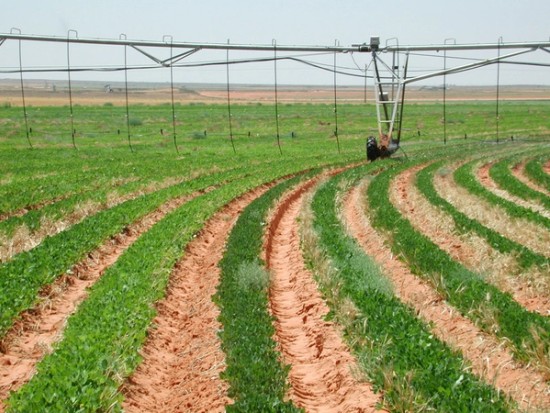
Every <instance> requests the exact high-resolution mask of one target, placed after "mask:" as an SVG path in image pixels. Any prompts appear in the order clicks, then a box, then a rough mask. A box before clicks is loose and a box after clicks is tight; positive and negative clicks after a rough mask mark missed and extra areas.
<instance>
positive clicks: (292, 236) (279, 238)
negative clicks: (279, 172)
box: [265, 179, 381, 412]
mask: <svg viewBox="0 0 550 413" xmlns="http://www.w3.org/2000/svg"><path fill="white" fill-rule="evenodd" d="M317 182H318V179H314V180H310V181H308V182H306V183H304V184H302V185H300V186H299V187H298V188H296V189H295V190H293V191H292V192H291V193H290V194H289V195H287V196H286V197H285V198H283V200H281V201H280V202H279V204H278V206H277V209H276V212H275V213H274V215H273V216H272V218H271V219H270V225H269V229H268V232H267V241H266V247H265V250H266V261H267V262H268V269H269V270H270V271H271V280H272V281H271V287H270V305H271V310H272V313H273V315H274V316H275V318H276V321H275V327H276V331H277V332H276V340H277V342H278V344H279V347H280V350H281V353H282V355H283V360H284V362H285V363H288V364H290V372H289V382H290V384H291V389H290V391H289V397H290V398H291V399H292V400H293V401H294V403H295V404H296V405H297V406H299V407H302V408H305V410H306V411H307V412H372V411H375V410H377V409H376V404H377V403H379V402H380V400H381V399H380V397H379V396H378V395H375V394H374V393H373V391H372V388H371V386H370V385H369V384H368V383H362V382H359V381H358V380H356V379H355V378H354V377H353V374H352V372H351V370H352V368H353V366H355V363H356V362H355V360H354V358H353V356H352V355H351V353H350V351H349V349H348V348H347V347H346V346H345V344H344V343H343V341H342V339H341V338H340V334H339V333H338V330H337V328H336V326H335V325H334V324H333V323H331V322H328V321H325V320H324V316H325V315H326V314H327V313H328V311H329V309H328V306H327V305H326V303H325V302H324V301H323V299H322V297H321V295H320V293H319V292H318V290H317V285H316V283H315V281H314V280H313V277H312V274H311V273H310V272H309V271H308V270H307V269H306V268H305V263H304V261H303V258H302V254H301V252H300V235H299V226H298V223H297V218H298V214H299V212H300V208H301V204H302V202H303V199H304V194H305V193H306V192H307V191H308V190H309V189H310V188H312V187H313V186H314V185H315V184H316V183H317Z"/></svg>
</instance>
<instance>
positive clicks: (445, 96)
mask: <svg viewBox="0 0 550 413" xmlns="http://www.w3.org/2000/svg"><path fill="white" fill-rule="evenodd" d="M449 41H453V42H454V43H455V44H456V40H455V39H453V38H447V39H445V40H444V43H445V44H448V42H449ZM443 71H444V74H443V143H444V144H445V145H446V144H447V49H445V50H443Z"/></svg>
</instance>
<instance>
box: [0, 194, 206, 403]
mask: <svg viewBox="0 0 550 413" xmlns="http://www.w3.org/2000/svg"><path fill="white" fill-rule="evenodd" d="M207 191H208V190H207ZM201 193H204V191H203V192H198V193H195V194H193V195H189V196H185V197H181V198H176V199H173V200H171V201H170V202H167V203H166V204H164V205H162V206H161V207H160V208H159V209H157V210H155V211H154V212H152V213H150V214H148V215H146V216H144V217H143V218H141V219H140V220H138V221H136V222H135V223H133V224H131V225H130V226H128V227H127V228H126V229H125V230H124V232H122V233H120V234H118V235H117V236H115V237H113V238H112V239H110V240H108V241H107V242H105V243H104V244H103V245H102V246H100V247H99V248H98V249H96V250H95V251H92V252H91V253H90V254H88V257H86V259H84V260H83V261H81V262H79V263H78V264H76V265H75V266H74V267H73V268H72V269H71V270H70V271H68V272H67V274H66V275H64V276H62V277H59V278H58V279H57V280H56V281H55V282H54V283H53V284H50V285H48V286H46V287H44V288H43V290H42V291H41V292H40V300H39V303H38V304H37V305H36V306H35V307H34V308H33V309H31V310H28V311H26V312H24V313H23V314H22V315H21V317H20V319H19V320H18V321H16V323H15V324H14V326H13V327H12V328H11V329H10V331H8V333H7V334H6V335H5V336H4V338H3V339H2V341H1V343H0V399H1V400H4V399H5V398H6V397H7V396H8V394H9V392H10V391H14V390H17V389H18V388H19V387H21V386H22V385H23V384H24V383H26V382H27V381H28V380H29V379H30V378H31V377H32V375H33V374H34V372H35V367H36V365H37V364H38V362H39V361H40V360H41V359H42V358H43V357H44V356H45V355H46V354H48V353H50V352H51V351H52V346H53V345H54V344H55V343H56V342H57V341H59V340H60V339H61V338H62V334H63V330H64V328H65V325H66V321H67V319H68V318H69V316H70V315H71V314H73V313H74V312H75V311H76V309H77V307H78V305H79V304H80V303H81V302H82V301H84V300H85V299H86V297H87V295H88V293H87V290H88V289H89V288H90V287H91V286H92V285H93V284H94V283H95V282H97V280H98V279H99V278H100V277H101V276H102V275H103V273H104V272H105V271H106V270H107V268H109V267H110V266H111V265H113V264H114V263H115V262H116V261H117V259H118V258H119V257H120V256H121V255H122V254H123V253H124V251H126V250H127V249H128V247H130V245H132V244H133V243H134V242H135V241H136V240H137V239H138V238H139V237H140V236H141V235H142V234H143V233H145V232H146V231H147V230H149V229H150V228H151V227H152V226H153V225H154V224H155V223H156V222H158V221H160V220H161V219H162V218H163V217H164V216H165V215H166V214H168V213H169V212H171V211H173V210H175V209H176V208H178V207H180V206H181V205H183V204H184V203H186V202H188V201H189V200H191V199H193V198H194V197H196V196H198V195H200V194H201ZM2 406H3V404H0V412H1V411H3V407H2Z"/></svg>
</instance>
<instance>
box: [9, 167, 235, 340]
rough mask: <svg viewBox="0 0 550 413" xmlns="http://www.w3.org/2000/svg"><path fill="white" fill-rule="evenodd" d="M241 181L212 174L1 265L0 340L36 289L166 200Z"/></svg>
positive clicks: (112, 212)
mask: <svg viewBox="0 0 550 413" xmlns="http://www.w3.org/2000/svg"><path fill="white" fill-rule="evenodd" d="M243 175H244V173H243V172H242V171H239V172H237V173H232V174H213V175H210V176H206V177H203V178H201V179H195V180H192V181H190V182H186V183H182V184H180V185H175V186H172V187H169V188H166V189H164V190H160V191H157V192H153V193H151V194H148V195H144V196H140V197H138V198H135V199H133V200H130V201H126V202H124V203H121V204H119V205H117V206H115V207H113V208H110V209H107V210H103V211H100V212H99V213H97V214H95V215H92V216H90V217H88V218H86V219H84V220H82V221H81V222H80V223H78V224H75V225H73V226H72V227H70V228H69V229H67V230H66V231H62V232H60V233H58V234H56V235H55V236H52V237H48V238H46V239H45V240H44V241H43V242H42V243H41V244H40V245H39V246H37V247H36V248H34V249H32V250H30V251H27V252H23V253H21V254H18V255H16V256H15V257H14V258H13V259H12V260H11V261H9V262H7V263H5V264H3V265H1V266H0V290H1V291H2V295H1V296H0V337H1V336H2V335H3V334H4V333H5V332H6V330H7V329H9V328H10V326H11V325H12V323H13V321H14V319H15V318H16V317H17V315H18V314H19V313H20V312H21V311H23V310H26V309H28V308H29V307H30V306H32V305H33V303H34V302H35V301H36V300H37V294H38V292H39V290H40V288H42V287H43V286H44V285H47V284H49V283H51V282H52V281H54V280H55V279H56V278H57V277H58V276H60V275H61V274H63V273H65V272H66V271H67V270H69V269H70V268H71V266H73V265H74V264H75V263H76V262H78V261H79V260H81V259H82V258H83V257H84V256H86V254H88V253H89V252H90V251H92V250H93V249H94V248H97V247H98V246H99V245H100V244H101V243H102V242H104V241H105V240H106V239H108V238H109V237H112V236H114V235H116V234H117V233H119V232H121V231H122V229H123V228H124V227H125V226H127V225H129V224H131V223H132V222H134V221H135V220H137V219H139V218H140V217H142V216H144V215H145V214H147V213H149V212H151V211H153V210H155V209H156V208H158V207H159V206H160V205H162V204H163V203H165V202H167V201H168V200H170V199H171V198H174V197H179V196H185V195H189V194H191V193H193V192H197V191H200V190H203V189H205V188H207V187H209V186H211V185H216V184H219V183H220V182H223V181H224V180H229V179H237V178H239V177H242V176H243Z"/></svg>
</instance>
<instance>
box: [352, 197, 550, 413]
mask: <svg viewBox="0 0 550 413" xmlns="http://www.w3.org/2000/svg"><path fill="white" fill-rule="evenodd" d="M362 198H364V193H363V192H362V188H361V187H355V188H354V189H353V190H352V191H351V192H350V193H349V194H348V196H347V197H346V199H345V200H344V213H345V219H346V223H347V224H348V226H349V230H350V232H351V234H352V235H353V236H354V237H355V238H356V239H357V241H358V242H359V244H360V245H361V246H362V247H363V249H364V250H365V251H366V252H368V254H369V255H370V256H371V257H372V258H373V259H374V260H375V261H376V262H377V263H378V264H379V265H380V266H381V267H382V268H383V271H384V273H385V274H386V275H387V277H388V278H389V279H390V280H391V281H392V282H393V285H394V288H395V292H396V295H397V296H398V297H400V299H401V300H402V301H403V302H405V303H406V304H408V305H410V306H411V307H413V308H414V309H415V310H416V312H417V314H418V315H419V316H420V317H422V318H423V319H424V320H426V321H427V322H429V323H431V325H432V330H433V332H434V334H435V335H436V336H437V337H439V339H441V340H443V341H445V342H447V343H448V344H449V345H450V346H451V347H454V348H455V349H457V350H458V351H460V352H461V353H462V354H463V356H464V358H465V359H466V360H468V361H469V362H470V363H471V366H472V372H473V373H474V374H476V375H478V376H480V377H483V378H484V380H485V381H486V382H488V383H492V384H494V385H495V387H497V388H498V389H501V390H502V391H504V392H505V393H507V394H508V395H510V396H511V397H512V398H513V399H514V400H516V401H517V403H518V404H519V406H520V407H521V408H530V407H538V408H542V409H549V408H550V387H549V386H548V385H547V384H546V383H545V381H544V378H543V377H542V375H541V374H540V373H539V372H537V371H535V370H534V369H533V368H531V367H528V366H527V367H526V366H521V365H519V364H518V363H516V362H515V361H514V360H513V358H512V355H511V353H510V352H509V351H508V350H507V349H506V348H505V346H504V345H503V344H502V343H501V342H499V341H498V340H497V339H496V338H494V337H493V336H490V335H488V334H486V333H484V332H482V331H481V330H479V328H477V327H476V326H475V325H474V324H473V323H472V322H471V321H470V320H468V319H467V318H465V317H463V316H462V315H460V314H459V313H458V312H457V311H456V310H455V309H453V308H452V307H451V306H449V305H448V304H447V303H446V302H445V301H444V300H443V298H442V297H441V296H440V295H439V294H438V293H437V292H436V291H435V290H434V289H433V288H432V287H431V286H430V285H429V284H428V283H427V282H425V281H424V280H421V279H419V278H417V277H416V276H415V275H414V274H412V273H411V272H410V270H409V268H408V267H407V266H406V265H405V264H404V263H403V262H401V261H399V260H397V259H396V257H394V256H393V254H392V252H391V250H390V249H389V248H388V247H387V246H386V245H385V240H384V238H383V237H382V236H381V235H380V234H379V233H377V232H376V231H375V230H374V229H373V228H372V226H371V225H370V223H369V222H368V221H367V219H366V218H365V213H364V211H365V206H364V205H363V203H362V202H361V200H362Z"/></svg>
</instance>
